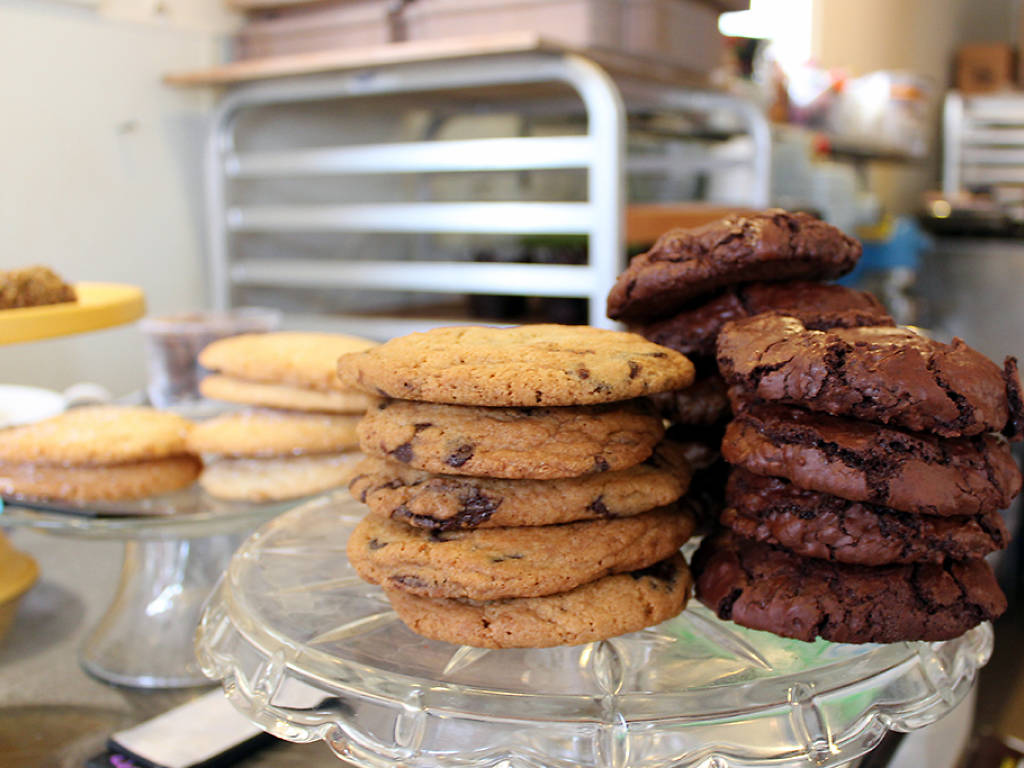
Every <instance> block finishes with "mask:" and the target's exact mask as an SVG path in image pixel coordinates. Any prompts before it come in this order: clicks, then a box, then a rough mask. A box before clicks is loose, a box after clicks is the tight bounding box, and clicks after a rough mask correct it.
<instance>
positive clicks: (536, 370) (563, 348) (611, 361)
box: [338, 325, 693, 406]
mask: <svg viewBox="0 0 1024 768" xmlns="http://www.w3.org/2000/svg"><path fill="white" fill-rule="evenodd" d="M338 375H339V376H340V378H341V381H342V383H343V384H344V385H345V386H351V387H355V388H357V389H361V390H363V391H365V392H369V393H370V394H373V395H378V396H381V397H392V398H400V399H403V400H418V401H425V402H430V403H448V404H455V405H485V406H547V405H558V406H562V405H587V404H594V403H608V402H612V401H616V400H628V399H630V398H634V397H641V396H643V395H649V394H653V393H655V392H665V391H668V390H672V389H680V388H682V387H686V386H689V384H690V383H691V382H692V381H693V365H691V364H690V361H689V360H687V359H686V358H685V357H684V356H683V355H681V354H679V353H678V352H675V351H674V350H670V349H666V348H665V347H661V346H658V345H657V344H652V343H651V342H649V341H647V340H646V339H644V338H643V337H642V336H638V335H637V334H634V333H624V332H621V331H609V330H604V329H601V328H590V327H587V326H581V325H572V326H570V325H523V326H518V327H515V328H483V327H476V326H461V327H457V328H434V329H433V330H430V331H427V332H426V333H413V334H410V335H408V336H402V337H399V338H397V339H392V340H391V341H389V342H387V343H386V344H382V345H381V346H379V347H376V348H374V349H371V350H367V351H366V352H359V353H355V354H351V355H345V356H344V357H342V358H341V359H340V360H339V361H338Z"/></svg>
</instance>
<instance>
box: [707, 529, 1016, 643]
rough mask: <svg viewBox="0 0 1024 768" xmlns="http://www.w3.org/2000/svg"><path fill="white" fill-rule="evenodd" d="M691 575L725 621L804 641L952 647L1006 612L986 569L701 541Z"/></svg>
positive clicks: (724, 538) (732, 539) (724, 536)
mask: <svg viewBox="0 0 1024 768" xmlns="http://www.w3.org/2000/svg"><path fill="white" fill-rule="evenodd" d="M692 567H693V570H694V574H695V575H696V579H697V588H696V595H697V598H698V599H699V600H700V601H701V602H702V603H704V605H706V606H708V607H709V608H710V609H711V610H712V611H714V612H715V613H716V614H717V615H718V617H719V618H722V619H731V620H732V621H735V622H736V623H737V624H740V625H742V626H744V627H750V628H751V629H763V630H767V631H768V632H774V633H775V634H777V635H783V636H784V637H795V638H798V639H800V640H814V639H815V638H816V637H823V638H825V639H826V640H832V641H834V642H839V643H895V642H900V641H910V640H949V639H951V638H954V637H957V636H958V635H961V634H963V633H964V632H966V631H967V630H968V629H970V628H971V627H974V626H976V625H977V624H980V623H981V622H983V621H989V620H991V619H994V618H996V617H998V616H999V615H1001V614H1002V613H1003V611H1005V610H1006V597H1005V596H1004V595H1003V593H1002V591H1001V590H1000V589H999V585H998V584H997V583H996V578H995V574H993V573H992V569H991V568H990V567H989V565H988V564H987V563H986V562H985V561H984V560H968V561H966V562H956V561H947V562H945V563H941V564H940V563H917V564H914V565H886V566H878V567H868V566H862V565H846V564H843V563H830V562H827V561H824V560H815V559H813V558H807V557H798V556H797V555H794V554H791V553H789V552H785V551H783V550H780V549H777V548H775V547H771V546H769V545H767V544H761V543H758V542H753V541H748V540H746V539H742V538H740V537H739V536H736V535H735V534H733V533H731V532H728V531H727V532H723V533H721V534H719V535H717V536H714V537H708V538H706V539H705V540H704V542H703V543H702V544H701V547H700V549H699V550H698V551H697V553H696V555H695V556H694V558H693V563H692Z"/></svg>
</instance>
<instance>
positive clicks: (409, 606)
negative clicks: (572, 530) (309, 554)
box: [384, 554, 691, 648]
mask: <svg viewBox="0 0 1024 768" xmlns="http://www.w3.org/2000/svg"><path fill="white" fill-rule="evenodd" d="M690 585H691V579H690V572H689V570H688V569H687V567H686V563H685V562H684V561H683V558H682V555H679V554H676V555H673V556H672V557H670V558H668V559H666V560H662V561H661V562H659V563H656V564H655V565H654V566H651V567H648V568H644V569H641V570H637V571H633V572H631V573H622V574H616V575H612V576H604V577H602V578H600V579H597V580H596V581H591V582H589V583H587V584H583V585H582V586H579V587H576V588H575V589H572V590H569V591H568V592H560V593H558V594H554V595H546V596H543V597H521V598H511V599H505V600H489V601H485V602H480V601H476V600H465V599H451V598H430V597H420V596H418V595H413V594H411V593H409V592H405V591H402V590H399V589H390V588H388V587H385V589H384V591H385V594H387V597H388V600H390V601H391V606H392V608H394V609H395V612H396V613H397V614H398V617H399V618H400V619H401V620H402V621H403V622H405V624H406V625H408V626H409V628H410V629H412V630H413V631H414V632H417V633H419V634H421V635H423V636H425V637H429V638H431V639H433V640H441V641H444V642H448V643H455V644H457V645H471V646H476V647H479V648H547V647H550V646H555V645H579V644H581V643H591V642H595V641H597V640H605V639H607V638H609V637H616V636H618V635H623V634H626V633H627V632H636V631H638V630H641V629H643V628H644V627H650V626H653V625H655V624H660V623H661V622H663V621H667V620H668V619H671V618H672V617H673V616H676V615H677V614H679V612H680V611H682V610H683V608H684V607H685V606H686V602H687V599H688V598H689V594H690Z"/></svg>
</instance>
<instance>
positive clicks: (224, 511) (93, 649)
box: [0, 487, 303, 689]
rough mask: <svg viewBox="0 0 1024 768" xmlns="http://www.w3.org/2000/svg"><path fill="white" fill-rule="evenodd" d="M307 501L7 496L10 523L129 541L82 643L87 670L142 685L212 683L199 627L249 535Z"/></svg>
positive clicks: (5, 518)
mask: <svg viewBox="0 0 1024 768" xmlns="http://www.w3.org/2000/svg"><path fill="white" fill-rule="evenodd" d="M301 501H303V500H298V501H288V502H278V503H274V504H244V503H238V502H223V501H219V500H217V499H214V498H212V497H210V496H207V495H206V494H205V493H203V492H202V491H201V490H200V489H199V488H197V487H192V488H189V489H186V490H184V491H179V492H177V493H173V494H167V495H165V496H158V497H153V498H151V499H144V500H141V501H136V502H118V503H117V504H105V505H102V506H97V508H96V509H91V508H90V507H89V506H88V505H86V504H83V505H81V506H79V507H75V506H74V505H71V504H59V505H48V504H47V502H45V501H31V500H27V499H11V498H7V499H5V501H4V503H3V504H2V505H0V510H2V513H0V524H3V525H9V526H25V527H30V528H35V529H39V530H44V531H48V532H51V533H54V534H59V535H62V536H72V537H75V538H77V539H81V540H82V541H81V545H82V546H84V547H87V546H89V541H88V540H89V539H108V540H109V539H116V540H120V541H123V542H124V562H123V564H122V567H121V576H120V580H119V582H118V585H117V590H116V593H115V594H114V597H113V599H112V600H111V603H110V606H109V607H108V608H107V611H106V613H105V614H104V615H103V616H102V618H101V619H100V620H99V622H97V624H96V626H95V627H94V628H93V629H92V631H91V632H90V633H89V635H88V636H87V637H86V639H85V642H84V643H83V644H82V647H81V648H80V650H79V661H80V663H81V665H82V667H83V668H84V669H85V670H86V671H87V672H88V673H89V674H91V675H93V676H94V677H97V678H99V679H100V680H103V681H105V682H109V683H114V684H117V685H125V686H132V687H136V688H150V689H153V688H185V687H191V686H199V685H209V684H210V681H209V679H208V678H207V677H205V676H204V675H203V673H202V671H201V670H200V667H199V663H198V661H197V659H196V656H195V630H196V626H197V625H198V623H199V617H200V614H201V612H202V607H203V604H204V602H205V601H206V600H207V598H209V596H210V594H211V592H212V591H213V589H214V587H215V586H216V584H217V580H218V579H219V578H220V577H221V575H222V574H223V572H224V570H225V568H226V567H227V565H228V563H229V562H230V560H231V555H232V553H233V552H234V551H235V549H236V548H237V546H238V544H239V543H240V542H241V541H242V539H243V537H244V536H245V535H246V534H248V533H249V532H251V531H252V529H253V528H255V527H256V526H257V525H259V524H260V523H261V522H264V521H265V520H267V518H269V517H273V516H274V515H278V514H280V513H282V512H284V511H286V510H288V509H291V508H292V507H294V506H296V505H297V504H299V503H301Z"/></svg>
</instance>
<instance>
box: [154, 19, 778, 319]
mask: <svg viewBox="0 0 1024 768" xmlns="http://www.w3.org/2000/svg"><path fill="white" fill-rule="evenodd" d="M370 50H371V49H367V50H366V52H365V53H364V54H360V52H358V51H348V52H342V53H339V54H337V55H336V56H335V57H334V59H333V60H332V61H330V62H328V63H327V64H324V63H323V62H320V63H319V64H318V65H317V66H312V65H311V62H312V61H313V60H314V59H313V58H312V57H307V59H302V60H301V61H300V60H299V59H300V58H301V57H295V61H294V62H291V63H289V62H285V61H282V62H279V63H275V64H274V67H273V68H272V69H271V70H270V74H271V75H273V76H266V75H267V72H266V71H259V70H254V69H253V67H252V65H250V64H248V63H247V62H239V63H237V64H236V65H226V66H225V67H222V68H220V69H218V70H212V71H208V72H207V73H198V74H195V73H193V75H187V74H186V75H182V76H172V77H170V78H168V79H169V81H171V82H174V83H176V84H181V85H197V84H199V85H209V84H228V85H230V86H231V87H230V88H229V90H227V91H226V92H225V94H224V95H223V97H222V98H221V100H220V102H219V105H218V106H217V108H216V111H215V112H214V114H213V117H212V120H211V128H210V134H209V140H208V146H207V151H206V157H205V186H206V196H207V201H206V205H207V226H208V242H207V246H208V254H209V271H210V281H211V285H212V294H213V296H212V298H213V303H214V304H215V305H216V306H217V307H219V308H227V307H229V306H231V305H232V304H233V303H234V302H235V301H236V296H237V295H238V292H239V290H241V289H254V288H255V289H260V290H263V291H269V292H271V293H272V292H273V291H280V290H284V291H289V292H295V291H300V292H301V291H302V290H308V289H311V288H316V289H321V290H324V289H327V290H330V289H338V290H341V289H344V290H348V291H391V292H408V293H410V294H412V293H416V294H421V295H422V294H424V293H428V294H429V293H435V294H502V295H507V296H541V297H564V298H573V299H585V300H587V302H588V307H589V309H588V314H587V318H586V319H587V320H588V321H589V323H590V324H592V325H595V326H605V327H608V326H610V325H612V324H611V322H610V321H609V320H607V319H606V318H605V317H604V300H605V296H606V295H607V293H608V290H609V289H610V287H611V285H612V284H613V282H614V280H615V277H616V275H618V273H619V272H620V271H621V270H622V269H623V267H624V265H625V261H626V239H627V238H626V233H625V208H626V195H625V192H624V190H625V187H626V176H627V173H630V172H636V173H638V174H639V173H643V174H648V175H649V174H658V173H662V174H665V175H666V176H672V175H675V176H676V177H678V175H679V174H681V173H684V172H686V171H687V164H689V165H690V166H692V169H693V170H697V171H701V170H704V171H706V170H708V169H709V168H711V167H712V166H714V165H715V164H716V163H722V164H731V165H735V164H737V163H738V164H745V165H748V166H749V167H750V174H751V178H752V179H753V183H752V184H750V186H749V188H748V189H745V190H744V192H745V193H746V194H745V199H746V203H745V205H748V206H750V207H762V206H764V205H766V204H767V202H768V192H769V177H770V168H769V164H770V142H771V138H770V131H769V127H768V123H767V121H766V119H765V117H764V116H763V114H762V113H761V111H760V110H759V109H757V108H756V107H755V106H754V105H753V104H751V103H749V102H747V101H744V100H742V99H738V98H735V97H732V96H730V95H726V94H723V93H717V92H712V91H707V90H701V89H696V88H694V87H693V85H692V82H693V80H692V78H691V79H689V80H685V79H682V75H679V74H678V73H676V74H675V75H673V73H670V72H666V71H665V68H664V67H659V66H656V65H654V64H650V63H644V62H640V61H634V60H624V59H622V57H618V58H616V59H615V60H614V61H612V62H608V61H603V60H602V61H601V63H598V61H597V60H595V58H592V57H590V56H589V55H586V54H583V53H579V52H575V51H570V50H566V49H564V48H563V47H560V46H557V45H553V44H550V43H547V42H545V41H543V40H541V39H538V38H536V37H532V36H531V37H528V38H522V36H508V35H506V36H498V37H496V38H494V39H490V40H484V41H481V40H474V41H472V45H470V44H469V43H466V42H465V41H463V42H460V41H458V40H452V41H450V43H444V44H438V43H437V42H435V43H434V44H431V45H426V44H424V45H423V46H421V47H420V48H417V47H416V45H415V44H404V47H403V46H390V47H389V48H387V50H384V49H378V50H377V52H376V53H373V54H372V55H371V53H370ZM395 51H397V52H395ZM316 61H320V60H319V59H317V60H316ZM368 62H369V63H368ZM254 72H255V74H254ZM374 98H379V99H391V100H392V102H391V103H395V104H396V105H397V106H398V107H402V106H405V107H406V108H407V107H408V105H410V104H414V105H416V106H418V107H421V108H423V109H426V110H428V111H430V113H431V115H432V118H431V120H430V121H429V124H430V125H431V126H433V130H432V133H433V134H436V127H437V126H438V125H439V124H441V123H443V121H444V120H446V119H448V118H450V117H453V116H458V115H463V114H474V113H481V112H484V113H486V112H494V111H495V110H509V109H511V110H515V111H516V112H520V113H523V114H534V115H536V114H545V115H548V116H550V115H552V114H555V115H564V116H567V117H572V118H573V119H575V120H576V124H577V126H579V127H578V130H581V132H579V133H569V134H567V135H543V136H536V135H535V136H511V137H500V138H478V139H465V140H432V139H431V138H430V135H427V136H425V137H424V139H423V140H420V141H410V142H403V143H391V142H386V143H362V144H355V145H353V144H345V143H339V144H336V145H331V146H316V147H312V148H310V147H292V148H289V147H285V148H278V149H274V150H273V151H258V150H256V151H249V150H246V149H244V148H243V147H242V142H240V126H241V125H242V123H243V122H244V120H243V118H245V117H246V116H247V115H251V114H252V113H254V112H255V111H258V110H260V109H261V108H266V107H271V106H272V107H281V106H289V105H307V106H308V105H310V104H313V103H319V104H323V105H330V109H334V110H345V109H358V108H360V105H362V104H366V103H367V102H366V100H367V99H374ZM652 114H662V115H665V114H667V115H675V116H684V117H686V118H687V119H688V120H691V123H687V124H700V123H705V122H706V121H707V118H708V116H709V115H710V116H714V117H715V118H716V119H724V120H725V124H726V125H727V127H726V128H725V129H724V130H719V131H718V135H720V136H723V137H729V136H736V135H745V136H749V137H750V146H752V147H753V151H752V152H750V153H749V154H748V155H744V156H742V157H739V158H737V157H730V158H721V159H719V158H715V157H712V156H710V155H708V154H703V155H702V154H700V153H699V152H697V153H693V152H690V153H680V152H678V151H674V150H673V146H674V145H675V146H678V143H679V142H685V141H687V140H688V138H692V137H687V136H686V135H674V136H664V137H663V139H664V141H663V144H664V151H663V152H660V153H659V152H657V151H655V152H651V151H647V152H646V153H645V154H644V155H643V156H637V157H627V133H628V132H627V124H628V123H629V122H631V121H634V120H635V119H637V118H638V117H640V116H650V115H652ZM273 119H277V120H281V121H283V122H282V123H281V125H285V126H286V125H287V120H288V116H287V110H285V111H284V112H283V113H279V114H278V116H277V117H275V118H273ZM428 133H430V132H428ZM703 136H704V138H706V136H707V133H706V132H705V133H704V134H703ZM342 138H344V137H339V139H342ZM649 149H650V148H649V147H648V150H649ZM581 170H582V171H584V172H585V174H586V182H585V190H586V191H585V196H584V199H582V200H579V199H577V200H569V201H566V200H542V201H534V200H528V201H523V200H515V201H487V202H480V201H475V200H459V201H455V202H452V201H445V202H440V201H436V200H430V199H417V200H416V201H414V202H408V201H405V202H391V201H385V202H370V201H365V202H364V201H361V200H360V201H357V202H352V201H351V199H350V200H349V201H348V202H343V203H337V204H334V203H330V202H322V201H319V200H318V201H317V202H316V203H310V202H298V201H297V200H296V199H294V197H293V198H292V199H289V197H288V195H283V196H282V197H280V198H279V199H272V200H263V199H261V200H259V201H258V202H251V201H245V200H242V199H240V198H239V197H238V196H237V195H236V194H235V192H234V188H235V186H236V183H237V182H241V181H253V180H264V181H267V180H271V181H275V182H282V181H288V182H293V183H300V184H301V183H303V182H305V183H309V184H313V183H318V182H317V181H315V180H323V179H328V178H333V179H346V178H348V179H352V181H351V184H353V185H358V184H359V183H360V181H359V179H360V178H361V179H365V178H367V177H381V176H400V175H405V176H406V177H408V176H410V175H414V176H416V177H417V178H427V177H429V176H430V175H432V174H449V173H456V174H493V173H503V172H509V171H513V172H521V173H529V172H534V171H545V172H547V171H559V172H560V171H571V172H576V173H578V172H579V171H581ZM350 189H351V188H350ZM368 232H372V233H392V234H393V233H405V234H410V233H427V234H432V235H456V234H458V235H466V234H473V235H478V236H483V237H484V238H487V237H491V236H493V237H494V238H500V237H501V236H530V235H570V236H575V237H576V238H577V239H578V240H579V242H581V243H582V242H583V240H582V238H585V239H586V240H585V242H586V258H585V263H573V264H567V263H522V262H517V261H514V260H508V261H494V262H491V263H486V262H471V261H465V260H458V259H452V258H451V254H450V253H445V252H443V251H441V252H438V251H436V250H435V251H434V252H431V251H430V248H429V244H427V245H426V246H425V245H424V243H425V242H426V241H427V240H428V239H429V238H420V239H417V241H416V243H415V246H416V247H415V249H414V252H413V253H412V254H411V257H408V258H395V257H394V255H391V254H388V253H379V254H375V255H374V256H373V257H372V258H352V254H350V253H345V252H340V253H334V254H332V255H331V257H329V258H324V257H323V255H322V254H320V255H319V256H317V257H309V256H307V255H304V254H302V253H300V252H292V251H289V252H284V251H283V250H282V251H280V252H279V253H277V254H276V256H274V257H270V258H268V257H267V255H266V253H263V254H261V255H252V253H250V252H248V251H247V248H246V243H245V239H246V237H249V236H253V235H255V234H261V235H271V236H282V235H288V234H291V235H293V236H294V235H296V234H308V233H320V234H328V235H332V234H339V235H340V234H341V233H346V234H349V233H368ZM327 319H328V318H319V320H321V321H322V322H319V323H318V325H319V326H320V327H324V322H326V321H327ZM450 319H451V318H433V317H426V318H424V317H420V318H417V319H409V318H401V317H376V318H369V317H367V314H366V313H365V312H363V313H354V314H352V315H346V314H344V313H343V314H340V315H338V314H335V315H333V316H332V317H331V318H330V321H331V327H332V329H336V330H339V331H349V332H355V333H361V334H364V335H370V336H377V337H388V336H393V335H396V334H399V333H407V332H410V331H412V330H420V329H423V328H425V327H430V326H433V325H437V324H438V323H439V322H442V321H444V322H448V321H450Z"/></svg>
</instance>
